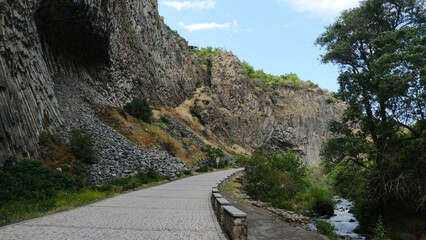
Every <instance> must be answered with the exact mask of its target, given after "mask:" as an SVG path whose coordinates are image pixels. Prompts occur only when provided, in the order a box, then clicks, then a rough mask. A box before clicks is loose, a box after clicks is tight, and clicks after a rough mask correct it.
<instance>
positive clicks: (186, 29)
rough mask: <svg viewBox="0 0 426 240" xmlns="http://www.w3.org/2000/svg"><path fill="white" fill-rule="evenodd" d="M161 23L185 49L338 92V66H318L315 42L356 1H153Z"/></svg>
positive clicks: (321, 52)
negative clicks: (224, 55)
mask: <svg viewBox="0 0 426 240" xmlns="http://www.w3.org/2000/svg"><path fill="white" fill-rule="evenodd" d="M158 2H159V12H160V15H161V16H164V21H165V23H166V24H167V25H168V26H169V27H170V28H171V29H173V30H177V31H178V32H179V34H180V35H181V36H182V37H184V38H185V39H186V40H187V41H188V42H189V45H192V46H199V47H207V46H212V47H220V48H223V49H225V50H227V51H232V52H233V54H234V55H236V56H238V58H239V59H240V60H242V61H243V60H244V61H247V62H248V63H249V64H250V65H252V66H253V67H254V68H255V69H256V70H257V69H263V70H264V71H265V73H271V74H274V75H281V74H286V73H290V72H293V73H296V74H297V75H298V76H299V78H300V79H302V80H305V81H306V80H310V81H312V82H314V83H316V84H318V85H319V86H320V87H321V88H323V89H328V90H329V91H332V92H336V91H337V90H338V83H337V77H338V75H339V72H338V70H339V69H338V66H335V65H333V64H322V63H321V62H320V56H321V54H323V53H324V50H323V49H321V48H320V47H319V46H315V44H314V43H315V40H316V38H317V37H318V36H319V35H320V34H321V33H323V32H324V31H325V28H326V27H327V26H329V25H330V24H332V23H333V21H334V20H335V19H336V18H337V17H338V16H339V14H340V12H341V11H343V10H345V9H350V8H353V7H356V6H358V4H359V0H158Z"/></svg>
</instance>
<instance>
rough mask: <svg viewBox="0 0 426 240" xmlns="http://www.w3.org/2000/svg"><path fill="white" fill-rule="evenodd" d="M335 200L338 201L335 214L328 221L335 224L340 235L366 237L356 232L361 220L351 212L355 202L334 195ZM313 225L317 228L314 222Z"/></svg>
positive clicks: (355, 237)
mask: <svg viewBox="0 0 426 240" xmlns="http://www.w3.org/2000/svg"><path fill="white" fill-rule="evenodd" d="M333 200H334V201H336V206H335V208H334V216H333V217H331V218H329V219H327V221H328V222H330V223H331V224H333V225H334V226H335V228H336V233H337V234H339V235H340V236H347V237H350V238H351V239H365V237H363V236H361V235H359V234H357V233H354V230H355V229H356V228H357V227H358V225H359V222H358V220H357V219H356V218H355V216H354V215H353V214H352V213H351V212H350V210H351V208H352V207H353V203H352V202H351V201H349V200H347V199H344V198H342V197H339V196H335V197H333ZM311 227H312V228H314V229H315V226H314V225H313V224H311Z"/></svg>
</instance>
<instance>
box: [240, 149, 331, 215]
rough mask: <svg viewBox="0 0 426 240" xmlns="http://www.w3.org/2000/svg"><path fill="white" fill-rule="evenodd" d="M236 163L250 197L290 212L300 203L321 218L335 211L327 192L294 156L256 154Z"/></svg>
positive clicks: (291, 153)
mask: <svg viewBox="0 0 426 240" xmlns="http://www.w3.org/2000/svg"><path fill="white" fill-rule="evenodd" d="M237 162H238V163H241V164H242V165H244V167H245V180H246V183H245V188H246V191H247V193H248V194H249V195H250V196H251V197H252V198H254V199H260V200H262V201H265V202H270V203H272V205H273V206H275V207H278V208H284V209H293V205H294V204H296V205H297V204H299V205H300V206H302V208H303V209H306V210H309V211H315V212H317V213H318V214H320V215H325V214H330V215H331V214H332V213H333V212H334V202H333V201H332V194H331V191H330V189H328V188H327V187H326V186H323V185H321V183H320V182H318V181H317V180H314V179H313V178H312V177H311V175H310V172H309V171H308V168H307V167H306V165H305V164H304V163H302V161H301V160H300V159H299V157H298V156H297V155H296V154H295V153H293V152H290V151H289V152H287V153H284V152H281V153H280V154H276V153H270V154H266V153H263V152H260V151H255V152H254V153H253V154H252V156H251V157H239V158H237ZM296 210H297V209H296Z"/></svg>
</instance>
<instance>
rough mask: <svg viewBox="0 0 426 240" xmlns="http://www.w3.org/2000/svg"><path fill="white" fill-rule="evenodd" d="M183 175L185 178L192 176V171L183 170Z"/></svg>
mask: <svg viewBox="0 0 426 240" xmlns="http://www.w3.org/2000/svg"><path fill="white" fill-rule="evenodd" d="M183 174H185V176H192V171H191V170H188V169H185V170H183Z"/></svg>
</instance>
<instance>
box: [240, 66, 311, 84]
mask: <svg viewBox="0 0 426 240" xmlns="http://www.w3.org/2000/svg"><path fill="white" fill-rule="evenodd" d="M241 67H242V68H243V70H244V71H245V72H246V73H247V74H248V75H249V77H250V79H251V80H252V81H254V82H257V83H260V84H262V85H263V84H265V85H266V86H269V87H276V86H280V85H281V86H288V87H294V88H317V87H318V86H317V85H315V84H314V83H312V82H311V81H303V80H301V79H300V78H299V77H298V76H297V74H295V73H289V74H284V75H280V76H277V75H273V74H269V73H265V72H264V71H263V70H262V69H260V70H254V68H253V66H251V65H250V64H248V63H247V62H246V61H242V62H241Z"/></svg>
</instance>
